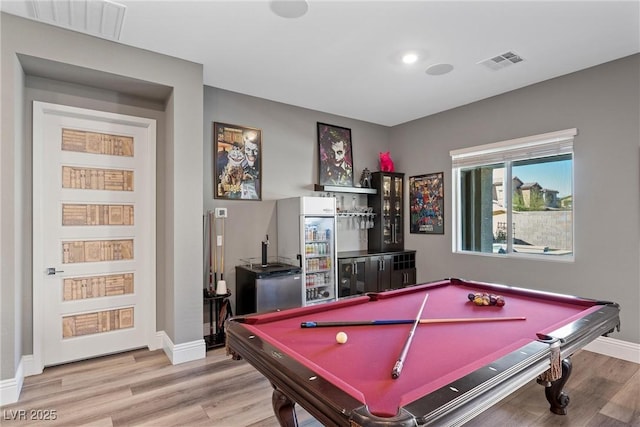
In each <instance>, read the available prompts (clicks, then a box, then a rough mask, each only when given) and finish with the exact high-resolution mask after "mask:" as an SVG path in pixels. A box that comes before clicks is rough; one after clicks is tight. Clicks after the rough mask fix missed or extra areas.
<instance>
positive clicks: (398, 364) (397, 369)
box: [391, 294, 429, 380]
mask: <svg viewBox="0 0 640 427" xmlns="http://www.w3.org/2000/svg"><path fill="white" fill-rule="evenodd" d="M427 298H429V294H426V295H425V296H424V301H422V305H421V306H420V310H418V315H417V316H416V320H414V322H413V326H412V327H411V330H410V331H409V336H407V340H406V341H405V343H404V347H402V351H401V352H400V356H399V357H398V360H396V363H395V365H393V370H392V371H391V378H393V379H394V380H395V379H397V378H398V377H399V376H400V372H401V371H402V366H403V365H404V361H405V359H406V358H407V354H408V353H409V347H411V342H412V341H413V336H414V334H415V332H416V328H417V327H418V323H420V318H421V317H422V312H423V311H424V306H425V305H426V304H427Z"/></svg>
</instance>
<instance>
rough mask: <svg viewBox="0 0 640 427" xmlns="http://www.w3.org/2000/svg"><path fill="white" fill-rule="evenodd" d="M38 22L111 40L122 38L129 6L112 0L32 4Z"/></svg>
mask: <svg viewBox="0 0 640 427" xmlns="http://www.w3.org/2000/svg"><path fill="white" fill-rule="evenodd" d="M31 4H32V6H33V13H34V17H35V19H37V20H39V21H42V22H46V23H47V24H53V25H57V26H59V27H64V28H69V29H71V30H75V31H80V32H82V33H87V34H91V35H93V36H98V37H103V38H107V39H111V40H118V39H119V38H120V31H121V30H122V22H123V20H124V12H125V10H126V6H124V5H121V4H119V3H116V2H114V1H111V0H32V1H31Z"/></svg>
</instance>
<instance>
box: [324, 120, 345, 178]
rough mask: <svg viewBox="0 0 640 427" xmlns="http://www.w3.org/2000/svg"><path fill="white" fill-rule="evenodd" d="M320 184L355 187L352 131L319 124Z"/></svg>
mask: <svg viewBox="0 0 640 427" xmlns="http://www.w3.org/2000/svg"><path fill="white" fill-rule="evenodd" d="M318 154H319V157H318V158H319V165H318V184H320V185H335V186H339V187H353V152H352V148H351V129H348V128H343V127H340V126H334V125H328V124H326V123H318Z"/></svg>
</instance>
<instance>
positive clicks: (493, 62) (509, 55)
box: [478, 51, 524, 71]
mask: <svg viewBox="0 0 640 427" xmlns="http://www.w3.org/2000/svg"><path fill="white" fill-rule="evenodd" d="M522 61H524V59H523V58H522V57H521V56H520V55H518V54H517V53H515V52H512V51H509V52H505V53H503V54H500V55H498V56H494V57H493V58H489V59H485V60H484V61H480V62H478V64H481V65H484V66H486V67H488V68H490V69H492V70H494V71H497V70H501V69H503V68H505V67H508V66H509V65H513V64H517V63H518V62H522Z"/></svg>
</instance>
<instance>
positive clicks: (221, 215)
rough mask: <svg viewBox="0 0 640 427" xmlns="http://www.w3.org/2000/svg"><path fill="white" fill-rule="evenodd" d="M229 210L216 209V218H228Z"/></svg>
mask: <svg viewBox="0 0 640 427" xmlns="http://www.w3.org/2000/svg"><path fill="white" fill-rule="evenodd" d="M226 217H227V208H216V218H226Z"/></svg>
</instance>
